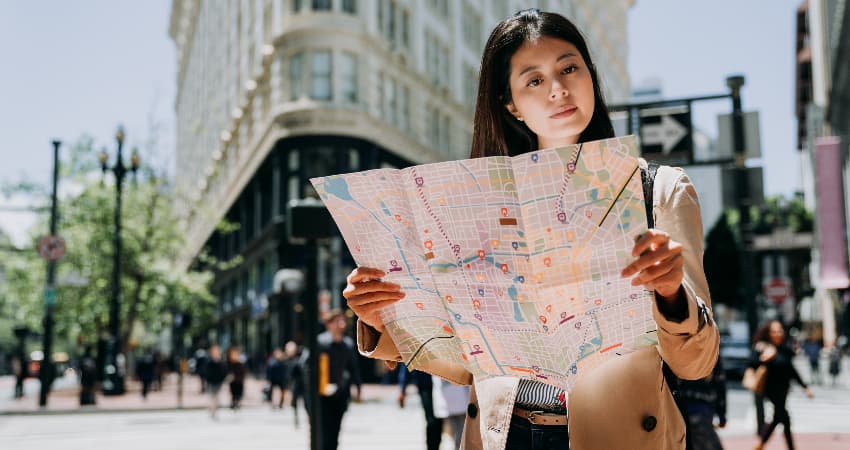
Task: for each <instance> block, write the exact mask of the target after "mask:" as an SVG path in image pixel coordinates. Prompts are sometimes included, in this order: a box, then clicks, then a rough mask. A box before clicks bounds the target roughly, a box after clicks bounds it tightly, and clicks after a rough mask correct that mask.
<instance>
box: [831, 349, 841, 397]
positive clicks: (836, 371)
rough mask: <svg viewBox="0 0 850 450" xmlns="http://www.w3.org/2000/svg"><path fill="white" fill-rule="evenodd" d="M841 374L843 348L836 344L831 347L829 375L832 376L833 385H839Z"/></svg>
mask: <svg viewBox="0 0 850 450" xmlns="http://www.w3.org/2000/svg"><path fill="white" fill-rule="evenodd" d="M840 374H841V348H840V347H838V346H834V347H832V348H831V349H829V376H830V377H832V387H836V386H838V375H840Z"/></svg>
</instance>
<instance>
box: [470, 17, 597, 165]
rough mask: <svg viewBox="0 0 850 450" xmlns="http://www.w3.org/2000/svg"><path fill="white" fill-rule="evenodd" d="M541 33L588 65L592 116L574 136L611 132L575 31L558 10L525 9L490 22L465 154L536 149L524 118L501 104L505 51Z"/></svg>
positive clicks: (506, 92)
mask: <svg viewBox="0 0 850 450" xmlns="http://www.w3.org/2000/svg"><path fill="white" fill-rule="evenodd" d="M541 37H550V38H556V39H561V40H564V41H567V42H569V43H571V44H573V45H575V46H576V48H577V49H578V51H579V52H580V53H581V57H582V58H584V62H585V63H586V64H587V67H588V70H590V76H591V79H592V80H593V96H594V98H595V101H594V105H593V116H592V117H591V119H590V123H589V124H588V125H587V128H585V129H584V131H583V132H582V133H581V135H580V136H579V142H586V141H593V140H596V139H605V138H610V137H614V127H613V125H612V124H611V119H610V118H609V117H608V106H606V105H605V99H604V97H603V96H602V87H601V86H600V83H599V77H598V76H597V75H596V66H594V65H593V61H592V60H591V59H590V52H589V51H588V49H587V44H586V43H585V41H584V37H583V36H582V35H581V32H580V31H579V30H578V28H576V26H575V25H573V23H572V22H570V21H569V20H568V19H567V18H565V17H564V16H561V15H559V14H555V13H548V12H541V11H540V10H538V9H526V10H523V11H520V12H518V13H516V14H515V15H514V16H513V17H509V18H507V19H505V20H503V21H502V22H500V23H499V24H498V25H496V28H494V29H493V32H492V33H490V38H489V39H488V40H487V46H486V47H485V49H484V55H483V56H482V57H481V74H480V76H479V79H478V99H477V101H476V104H475V119H474V122H473V123H474V124H473V131H472V151H471V153H470V157H471V158H478V157H482V156H496V155H505V156H507V155H511V156H513V155H519V154H522V153H525V152H529V151H532V150H537V135H535V134H534V132H533V131H531V129H529V128H528V126H526V125H525V123H524V122H519V121H517V120H514V118H513V116H511V114H510V113H509V112H508V110H507V109H506V108H505V105H506V104H508V103H509V102H510V101H511V87H510V84H509V76H510V62H511V57H512V56H513V55H514V53H516V51H517V50H518V49H519V48H520V47H521V46H522V45H523V44H524V43H526V42H534V41H536V40H538V39H540V38H541Z"/></svg>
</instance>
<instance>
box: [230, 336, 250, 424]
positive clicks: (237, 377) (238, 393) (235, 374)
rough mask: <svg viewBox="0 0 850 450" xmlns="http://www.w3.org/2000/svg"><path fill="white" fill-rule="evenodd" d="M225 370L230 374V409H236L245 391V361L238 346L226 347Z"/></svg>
mask: <svg viewBox="0 0 850 450" xmlns="http://www.w3.org/2000/svg"><path fill="white" fill-rule="evenodd" d="M227 371H228V373H229V374H230V409H232V410H237V409H239V407H240V406H241V404H242V395H243V394H244V392H245V372H246V369H245V361H244V360H243V359H242V354H241V353H240V352H239V347H230V348H229V349H227Z"/></svg>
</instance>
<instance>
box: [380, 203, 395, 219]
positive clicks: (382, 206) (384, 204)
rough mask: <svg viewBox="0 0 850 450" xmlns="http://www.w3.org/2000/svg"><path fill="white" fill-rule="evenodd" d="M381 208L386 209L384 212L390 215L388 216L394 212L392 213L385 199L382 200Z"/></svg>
mask: <svg viewBox="0 0 850 450" xmlns="http://www.w3.org/2000/svg"><path fill="white" fill-rule="evenodd" d="M381 209H382V210H383V211H384V214H386V215H388V216H391V215H392V214H391V213H390V209H389V208H387V204H386V203H384V201H383V200H381Z"/></svg>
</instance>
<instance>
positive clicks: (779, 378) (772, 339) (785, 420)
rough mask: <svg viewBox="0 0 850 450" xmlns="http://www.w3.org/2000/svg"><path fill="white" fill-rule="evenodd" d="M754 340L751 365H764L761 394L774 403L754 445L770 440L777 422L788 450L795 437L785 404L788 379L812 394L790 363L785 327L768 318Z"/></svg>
mask: <svg viewBox="0 0 850 450" xmlns="http://www.w3.org/2000/svg"><path fill="white" fill-rule="evenodd" d="M754 341H755V342H756V348H755V352H753V358H752V361H751V363H750V366H751V367H753V368H755V367H758V366H759V365H764V366H765V367H767V375H766V381H765V386H764V396H765V398H767V399H768V400H770V402H771V403H772V404H773V420H772V421H771V422H770V423H769V424H767V425H766V426H765V428H764V429H763V430H762V432H761V435H760V436H759V438H760V441H759V443H758V444H757V445H756V447H755V448H756V450H761V449H762V448H763V447H764V445H765V444H766V443H767V440H768V439H770V435H771V434H773V430H775V429H776V427H777V426H778V425H779V424H782V427H783V431H784V434H785V443H786V444H787V445H788V449H789V450H793V449H794V439H793V436H792V435H791V417H790V415H789V414H788V409H787V407H786V400H787V399H788V391H789V390H790V388H791V380H794V381H796V382H797V383H799V384H800V386H802V387H803V389H805V392H806V396H808V397H809V398H812V397H813V396H814V395H813V394H812V391H811V389H809V387H808V386H807V385H806V383H805V382H803V379H802V378H800V374H799V373H797V369H795V368H794V364H792V359H793V358H794V350H792V349H791V347H790V346H789V345H788V344H787V342H786V340H785V328H784V327H783V326H782V323H781V322H780V321H778V320H771V321H769V322H767V323H766V324H764V325H762V326H761V328H759V330H758V331H757V332H756V335H755V339H754Z"/></svg>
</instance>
